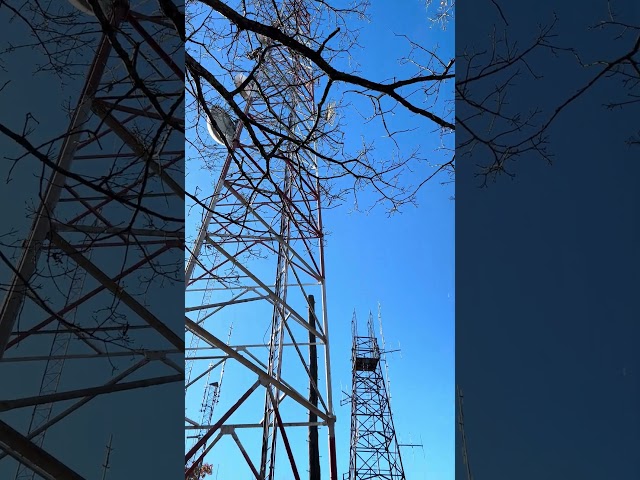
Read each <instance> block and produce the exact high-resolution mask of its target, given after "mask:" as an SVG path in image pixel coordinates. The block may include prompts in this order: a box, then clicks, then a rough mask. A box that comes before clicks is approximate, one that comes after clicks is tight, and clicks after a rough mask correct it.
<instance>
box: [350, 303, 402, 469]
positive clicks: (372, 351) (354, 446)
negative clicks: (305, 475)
mask: <svg viewBox="0 0 640 480" xmlns="http://www.w3.org/2000/svg"><path fill="white" fill-rule="evenodd" d="M351 329H352V334H353V344H352V349H351V366H352V391H351V446H350V452H349V453H350V455H349V473H348V474H347V475H345V476H346V478H348V480H364V479H372V478H375V479H386V480H404V478H405V476H404V469H403V467H402V459H401V457H400V448H399V445H398V440H397V437H396V432H395V428H394V426H393V417H392V414H391V405H390V399H389V392H388V389H387V382H386V381H385V377H384V375H383V373H382V365H381V362H382V361H384V353H385V352H384V351H382V350H381V349H380V347H379V345H378V340H377V338H376V334H375V331H374V328H373V315H372V314H370V315H369V320H368V322H367V335H365V336H359V335H358V331H357V320H356V315H355V313H354V314H353V319H352V323H351Z"/></svg>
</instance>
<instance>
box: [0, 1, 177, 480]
mask: <svg viewBox="0 0 640 480" xmlns="http://www.w3.org/2000/svg"><path fill="white" fill-rule="evenodd" d="M54 3H58V2H54ZM69 3H71V5H73V6H74V7H76V8H77V9H78V10H80V12H81V13H80V14H79V17H78V19H79V25H86V26H87V27H86V28H87V29H89V30H90V32H89V33H87V32H85V33H84V35H85V36H86V35H96V37H97V38H96V40H97V46H96V48H95V54H94V55H93V61H92V62H91V66H90V68H89V70H88V72H87V74H86V80H85V83H84V87H83V89H82V92H81V95H80V98H79V100H78V104H77V107H76V109H75V110H74V112H73V116H72V119H71V124H70V125H69V127H68V130H67V133H66V135H65V136H64V139H63V140H62V141H61V145H60V147H59V154H58V158H57V161H55V160H54V162H52V163H54V164H55V168H50V169H45V167H44V166H43V171H44V172H46V173H45V175H49V174H50V177H48V178H47V177H46V176H45V177H44V178H43V179H42V187H41V192H40V194H41V197H40V199H39V200H41V203H40V205H38V206H37V208H36V212H35V215H34V218H33V224H32V228H31V230H30V231H29V232H28V234H27V235H26V239H25V241H24V242H23V244H22V255H21V258H20V260H19V261H18V263H17V265H16V269H15V271H14V275H13V279H12V280H11V283H10V287H9V289H8V291H7V292H6V295H5V296H4V301H3V303H2V304H1V305H0V358H1V359H2V363H0V371H1V372H2V378H11V377H12V378H20V379H21V381H19V382H6V383H5V382H4V381H0V384H2V387H1V388H0V391H2V398H0V400H3V402H2V403H3V409H2V411H3V412H8V413H6V415H7V417H3V418H2V419H1V420H0V448H2V450H4V451H3V452H0V461H1V462H7V459H8V456H9V455H10V456H12V457H13V458H14V459H15V460H17V461H18V462H19V465H18V467H17V472H16V474H15V479H16V480H32V479H34V478H45V479H61V478H68V479H75V478H78V479H80V478H85V477H88V476H90V475H91V473H89V472H88V471H83V470H82V468H80V467H78V466H77V465H71V462H72V461H73V459H74V457H75V453H74V450H76V447H78V446H79V445H80V444H82V449H81V450H82V451H84V452H91V451H98V452H102V450H103V448H104V445H102V444H101V442H95V439H94V438H86V437H84V436H83V437H82V438H76V437H74V436H71V435H69V433H68V432H69V431H70V430H71V428H70V429H69V430H67V429H65V422H67V421H70V420H74V418H73V417H75V418H77V417H82V415H83V411H84V407H85V405H87V404H89V405H90V406H93V407H95V404H96V403H97V402H98V401H99V399H100V398H102V396H103V395H106V394H112V393H115V392H123V391H125V390H131V389H139V388H149V387H153V386H154V385H160V384H166V383H171V382H182V381H183V379H184V366H183V364H182V358H183V352H184V341H183V339H182V328H183V327H182V322H181V320H180V319H176V315H175V313H173V312H170V311H166V309H165V311H162V310H159V309H158V308H154V305H151V304H150V303H153V302H149V301H148V300H149V291H150V287H151V291H153V289H156V288H158V287H157V286H158V284H161V285H163V286H164V287H165V288H171V287H170V285H171V283H172V282H173V283H174V284H176V283H181V282H182V279H183V277H182V269H181V268H180V267H181V263H182V259H183V258H184V223H183V217H182V216H181V215H179V216H176V217H172V216H171V215H170V214H168V213H167V212H171V211H174V212H175V211H178V212H181V211H182V205H183V204H184V188H183V182H184V171H183V169H182V161H183V160H184V116H183V113H184V73H183V70H182V68H181V67H182V65H178V64H177V63H176V61H175V60H174V59H173V58H172V55H173V54H174V53H175V52H179V51H180V48H181V44H182V41H181V39H180V38H179V36H178V35H177V33H176V28H175V26H174V25H173V24H172V22H171V21H170V20H169V18H168V17H167V16H166V15H165V14H164V13H163V12H160V11H159V10H157V8H158V7H157V4H155V2H152V3H149V2H132V4H131V5H129V3H128V2H127V1H123V0H113V1H107V0H100V1H96V0H70V2H69ZM138 3H140V5H138ZM49 5H50V6H51V7H52V8H55V7H58V6H57V5H53V4H49ZM65 5H66V4H65ZM98 6H100V8H98ZM69 8H71V6H69ZM49 21H50V22H53V20H51V19H49ZM52 25H53V23H52ZM100 31H101V32H102V33H101V34H96V33H95V32H100ZM69 35H73V34H69ZM87 48H90V47H87ZM75 53H77V54H78V55H79V57H70V58H72V61H78V62H79V61H82V53H83V52H75ZM79 59H80V60H79ZM177 61H178V62H181V61H182V59H178V60H177ZM54 78H57V77H54ZM51 88H52V89H55V88H57V86H56V87H51ZM42 157H45V156H44V154H43V155H42ZM39 160H42V161H43V163H44V159H43V158H40V159H39ZM48 167H51V165H49V166H48ZM52 170H53V171H52ZM24 372H27V374H25V373H24ZM34 373H35V374H34ZM131 377H133V378H131ZM115 394H116V395H124V394H123V393H115ZM7 397H10V398H12V399H9V398H7ZM5 400H6V401H5ZM105 405H107V404H106V403H104V404H101V406H100V408H104V414H105V417H104V418H108V416H109V415H115V414H117V412H113V411H109V408H108V406H105ZM9 415H10V418H9ZM93 415H95V410H94V411H93ZM93 418H94V417H89V418H87V419H85V421H86V422H87V423H89V422H90V421H91V420H92V419H93ZM106 421H108V420H106ZM45 436H47V437H54V438H51V441H50V444H49V445H47V442H45ZM61 436H62V438H64V441H63V442H61V441H60V439H61ZM94 442H95V445H94ZM92 448H93V450H92ZM76 460H77V459H76ZM9 461H10V460H9ZM78 468H80V469H79V470H78ZM84 468H87V467H86V465H85V467H84ZM94 472H95V470H94ZM3 478H4V477H3Z"/></svg>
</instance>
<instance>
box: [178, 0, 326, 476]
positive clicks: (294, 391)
mask: <svg viewBox="0 0 640 480" xmlns="http://www.w3.org/2000/svg"><path fill="white" fill-rule="evenodd" d="M257 3H258V4H260V3H261V2H257ZM271 5H272V4H271V2H265V4H264V5H263V6H262V8H263V9H265V11H269V8H270V6H271ZM278 9H279V11H278V17H279V19H280V22H281V23H280V25H279V28H281V29H282V30H283V31H286V32H287V33H288V34H290V35H296V33H300V32H303V33H304V32H307V31H308V29H309V22H310V19H309V15H308V13H307V12H306V11H305V9H304V7H303V6H302V2H299V1H295V0H293V1H285V2H283V3H281V4H280V5H279V6H278ZM301 37H304V35H301ZM312 70H313V68H312V66H311V64H310V63H309V62H307V61H306V60H305V59H303V58H301V57H300V56H299V55H296V54H295V53H294V52H292V51H290V50H289V49H287V48H285V47H282V46H279V45H277V44H273V45H272V46H271V48H270V49H269V53H268V55H267V56H266V58H265V62H264V64H263V65H262V67H261V68H260V70H259V71H258V72H257V74H256V82H257V85H258V89H256V90H259V91H260V95H257V92H254V95H253V96H252V97H250V98H249V99H247V100H246V102H245V104H244V106H243V108H244V112H245V113H246V114H248V115H251V116H252V118H254V119H257V120H259V121H261V122H263V124H268V125H272V126H273V128H274V129H276V128H283V129H284V130H285V131H286V132H287V134H288V135H289V136H291V137H295V138H298V139H303V138H305V136H306V135H307V132H309V131H310V130H311V129H312V128H314V122H315V119H316V111H315V103H314V85H313V80H312V77H311V75H312V73H311V72H312ZM227 80H228V79H227ZM265 97H268V98H269V100H270V101H269V104H270V105H269V108H266V106H265V102H264V101H263V99H264V98H265ZM237 98H238V102H241V101H242V100H241V99H240V95H238V96H237ZM273 112H277V118H273ZM254 131H255V130H254ZM242 132H243V124H242V123H241V122H240V123H239V124H238V126H237V128H236V132H235V138H234V140H233V142H231V143H232V144H231V145H229V148H228V154H227V156H226V159H225V161H224V163H223V166H222V169H221V174H220V177H219V179H218V181H217V184H216V185H215V189H214V192H213V195H212V197H211V200H210V202H209V205H208V207H209V208H208V210H204V212H203V221H202V225H201V227H200V230H199V233H198V235H197V240H196V242H195V245H194V246H193V249H192V255H191V256H190V257H189V258H188V261H187V265H186V299H187V301H186V304H187V309H186V320H185V321H186V325H187V331H188V332H190V335H187V342H188V344H189V345H190V347H189V349H188V353H187V358H188V362H187V369H186V371H187V378H186V382H187V389H186V406H187V411H186V419H185V420H186V425H185V428H186V435H185V436H186V437H187V438H188V437H189V436H190V435H193V433H191V434H190V432H193V431H194V430H196V431H199V432H202V433H203V436H202V437H201V438H200V439H199V440H198V441H197V442H195V444H193V445H191V444H190V442H187V444H186V450H187V453H186V458H185V476H186V477H187V478H190V477H191V476H192V475H193V474H194V472H195V471H196V470H197V469H198V468H199V467H200V466H201V465H202V464H203V462H205V463H207V462H209V463H210V464H219V463H225V462H227V463H229V462H230V463H231V464H233V465H234V472H233V474H234V475H235V476H237V477H238V478H240V477H241V476H243V475H244V471H246V474H247V475H253V477H255V478H256V479H259V480H262V479H269V480H273V479H275V478H280V476H281V475H282V471H283V470H284V471H286V472H287V473H286V476H287V477H289V476H291V475H293V477H292V478H296V479H299V478H300V475H301V473H303V472H304V470H306V468H307V465H308V464H307V459H308V455H307V449H306V448H301V445H305V442H306V441H307V432H309V436H310V437H313V434H312V433H311V432H312V430H313V429H314V428H316V427H326V428H325V429H324V430H325V432H326V434H327V439H328V443H327V445H328V448H327V452H328V453H327V455H326V456H325V458H328V462H327V463H328V465H327V466H328V468H327V471H328V473H329V477H330V478H331V480H336V460H335V438H334V422H335V417H334V414H333V404H332V391H331V369H330V359H329V330H328V323H327V306H326V295H325V285H326V274H325V267H324V252H323V248H324V245H323V236H324V233H323V226H322V201H323V199H322V197H321V182H320V180H319V172H318V168H319V167H318V163H317V160H316V159H315V158H312V157H311V156H310V155H308V154H307V153H305V150H304V149H300V148H296V145H295V144H293V143H292V142H290V141H285V142H283V143H282V144H281V145H280V147H279V149H280V150H279V155H276V156H274V157H272V158H271V159H270V160H269V161H267V160H265V159H264V158H263V157H262V156H261V155H260V153H259V149H258V148H257V146H256V145H255V144H254V143H252V142H251V140H250V139H248V138H247V139H246V140H241V136H242ZM257 134H259V132H258V133H257ZM245 138H246V137H245ZM259 140H260V141H263V140H264V141H265V145H267V146H269V148H272V147H273V144H270V145H269V144H268V140H266V139H263V138H262V137H261V138H259ZM315 299H317V300H318V308H317V309H316V308H315ZM231 322H234V323H233V324H234V342H232V344H231V345H227V344H226V343H225V342H224V341H223V340H222V339H221V338H222V336H223V335H224V333H225V332H226V330H227V328H228V325H229V324H230V323H231ZM316 350H317V353H318V354H319V356H320V358H321V361H320V362H319V365H318V367H319V368H318V378H320V379H321V380H324V381H323V382H320V381H316V380H315V378H316V373H315V372H314V367H315V364H314V355H315V351H316ZM307 354H308V358H305V356H306V355H307ZM211 358H217V359H218V364H221V362H222V361H223V360H227V362H226V369H227V370H226V373H225V388H224V390H223V391H222V392H221V396H220V403H219V404H218V407H217V410H216V412H214V413H215V415H214V417H215V418H214V420H213V424H210V425H202V424H199V423H198V422H197V421H196V420H195V418H196V415H197V412H195V411H192V410H191V409H190V408H191V407H190V405H191V404H193V405H197V400H196V399H199V398H201V397H202V393H201V392H202V389H203V386H202V379H203V378H204V376H205V375H206V374H207V371H208V370H209V369H210V368H212V367H209V361H210V359H211ZM213 368H216V367H215V365H214V366H213ZM323 377H324V378H323ZM232 384H233V385H232ZM307 392H308V397H307ZM223 445H226V446H227V450H226V451H225V452H229V451H231V450H230V449H233V451H235V452H238V454H241V455H242V457H238V458H240V460H241V461H244V462H245V463H246V468H245V470H244V471H243V470H242V469H241V466H240V465H239V464H236V463H233V462H234V461H233V460H231V459H230V458H229V456H228V453H225V454H224V455H225V457H224V458H221V456H220V454H219V455H218V456H216V452H221V451H223V450H222V448H223ZM305 447H306V445H305ZM242 459H244V460H242ZM276 460H277V462H276ZM276 463H278V465H279V467H278V468H277V470H278V471H279V472H280V474H279V475H278V476H276V474H275V472H276ZM318 474H319V472H318Z"/></svg>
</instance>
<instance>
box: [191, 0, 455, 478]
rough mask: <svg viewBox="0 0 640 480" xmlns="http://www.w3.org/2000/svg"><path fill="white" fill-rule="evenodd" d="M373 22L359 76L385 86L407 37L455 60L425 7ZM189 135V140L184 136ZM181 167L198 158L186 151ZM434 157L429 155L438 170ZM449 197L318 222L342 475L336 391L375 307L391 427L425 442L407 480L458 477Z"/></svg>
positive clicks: (434, 195)
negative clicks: (355, 339) (356, 325)
mask: <svg viewBox="0 0 640 480" xmlns="http://www.w3.org/2000/svg"><path fill="white" fill-rule="evenodd" d="M369 13H370V16H371V23H368V24H367V23H362V24H360V25H359V26H361V27H362V32H361V37H360V44H361V45H362V46H363V47H364V48H363V49H361V50H356V51H354V52H353V57H354V59H355V60H356V61H357V62H358V63H359V65H360V68H361V73H362V75H363V76H369V77H371V78H374V79H377V80H384V79H387V78H390V77H392V76H393V75H398V71H399V66H398V58H399V52H406V51H407V48H406V43H405V41H404V40H403V39H400V38H398V37H396V36H394V34H396V33H397V34H400V33H402V34H407V35H409V36H410V37H411V38H412V39H414V40H416V41H418V42H420V43H423V44H425V45H426V46H429V47H432V46H434V45H435V44H439V46H440V53H441V54H442V56H443V57H444V58H450V57H451V56H452V55H453V33H454V32H453V25H450V27H449V29H448V30H447V31H446V32H442V31H441V30H438V29H436V28H430V25H429V24H428V21H427V13H426V11H425V8H424V5H423V3H422V2H420V1H418V0H416V1H413V0H412V1H409V2H403V3H402V4H401V5H398V4H395V5H392V4H390V3H385V2H378V3H374V4H373V5H372V7H371V9H370V11H369ZM450 88H453V86H452V85H451V86H450ZM451 97H452V92H451V94H449V98H451ZM350 99H351V100H352V101H353V102H354V105H356V106H360V107H362V106H363V104H362V102H361V100H358V99H356V97H353V96H352V97H350ZM358 102H359V103H358ZM344 115H347V118H346V120H348V127H347V134H348V136H349V140H348V141H349V142H352V144H353V145H355V144H357V142H358V141H359V139H360V135H361V134H365V135H366V136H367V138H368V139H373V140H376V142H377V144H378V149H377V150H376V155H378V156H379V157H381V158H383V157H384V155H386V154H389V153H391V150H390V148H389V145H388V142H385V139H383V138H382V136H383V132H382V131H381V130H380V128H379V126H375V127H372V126H371V125H364V124H363V123H362V121H361V120H359V119H358V117H357V116H356V115H354V114H353V113H352V112H351V113H349V112H345V113H344ZM394 122H397V123H396V124H397V125H398V126H410V127H416V126H417V127H419V128H418V130H416V131H415V132H412V133H410V134H407V135H406V136H405V137H404V139H403V143H404V145H403V146H402V150H403V152H407V151H409V150H410V149H411V147H414V146H418V145H419V146H421V147H422V149H423V152H431V151H432V150H434V149H435V148H436V147H437V146H439V142H440V139H439V137H438V136H437V135H434V134H432V133H431V132H432V130H433V128H432V125H431V124H429V123H428V122H426V121H425V120H423V119H418V118H416V117H414V116H412V115H408V114H407V113H406V112H402V113H398V114H397V115H396V117H395V118H394ZM188 123H189V121H188ZM202 130H203V131H204V129H202ZM203 131H201V132H200V133H201V134H202V133H203ZM189 135H193V132H188V133H187V136H189ZM451 137H452V136H451ZM451 137H450V139H449V141H450V142H451V141H452V140H453V139H452V138H451ZM190 151H191V153H192V154H191V155H190V153H189V152H190ZM216 152H217V150H216ZM212 155H215V153H212ZM187 158H188V159H192V158H194V155H193V150H191V149H190V147H188V148H187ZM213 158H216V157H213ZM217 158H220V157H217ZM441 158H442V157H439V156H437V155H435V156H433V155H430V159H432V160H433V161H434V162H437V160H439V159H441ZM422 168H425V170H423V171H420V172H417V173H416V178H417V175H418V174H424V173H425V172H427V171H428V169H427V168H426V167H422ZM187 171H188V172H189V175H188V176H187V183H186V186H187V189H188V190H189V191H193V190H194V188H195V186H196V185H198V186H200V188H202V189H204V191H205V192H210V191H211V184H212V183H213V182H214V181H215V180H216V179H215V178H213V176H212V175H211V174H210V173H208V172H206V171H201V172H200V173H198V165H197V164H195V162H191V163H190V164H189V165H188V166H187ZM442 180H444V178H443V179H442ZM453 194H454V189H453V185H446V186H442V185H440V184H439V183H438V181H436V182H433V183H432V184H431V185H429V186H427V188H425V189H424V190H423V191H422V192H421V194H420V195H419V198H418V201H419V208H417V209H416V208H412V207H408V208H405V209H404V210H403V213H402V214H399V215H395V216H392V217H388V216H387V215H386V213H385V211H384V210H382V209H377V210H374V211H373V212H372V213H370V214H368V215H367V214H364V213H349V211H350V210H351V205H350V204H346V205H344V206H342V207H340V208H338V209H334V210H327V211H325V213H324V224H325V228H326V230H327V231H328V232H329V236H328V237H327V245H326V250H325V252H326V261H327V295H328V296H327V303H328V315H329V320H330V325H331V326H330V329H331V342H332V348H331V356H332V369H333V378H334V382H333V383H334V384H333V388H334V392H335V395H334V402H335V405H336V408H335V410H336V414H337V417H338V423H337V447H338V470H339V475H342V474H343V473H345V472H347V470H348V449H349V423H350V422H349V417H350V411H349V407H348V406H344V407H340V406H339V400H340V399H341V398H342V395H341V393H340V389H341V386H342V388H343V389H346V390H347V391H348V390H349V388H350V382H351V365H350V348H351V316H352V313H353V311H354V309H355V310H356V312H357V315H358V318H359V320H360V322H361V325H362V326H364V324H365V322H366V319H367V317H368V314H369V311H370V310H371V311H373V312H374V314H375V312H376V308H377V302H378V301H379V302H381V304H382V317H383V325H384V333H385V340H386V342H387V345H388V346H389V347H390V348H391V347H396V348H397V346H398V344H400V346H401V349H402V353H401V355H400V354H398V353H394V354H393V355H391V356H390V358H389V360H390V365H389V367H390V369H389V374H390V378H391V393H392V405H393V409H394V420H395V425H396V430H397V433H398V436H399V439H400V441H401V443H420V442H422V443H423V444H424V454H423V452H422V450H420V449H417V450H414V451H412V450H411V449H405V450H404V451H403V459H404V464H405V471H406V474H407V478H409V479H423V478H429V479H438V480H445V479H453V477H454V466H453V463H454V452H453V449H454V435H455V426H454V295H455V292H454V202H453V201H452V200H450V197H451V196H452V195H453ZM367 197H368V200H371V198H372V197H371V192H365V193H364V194H363V199H365V200H366V199H367ZM364 203H366V201H365V202H364ZM199 218H200V216H199V212H197V211H196V210H194V211H193V213H191V214H190V215H189V216H188V217H187V236H188V237H189V236H192V235H193V234H194V232H195V226H196V224H197V222H198V221H199ZM220 335H223V333H222V332H221V333H220ZM236 342H240V339H239V338H237V337H236V338H234V341H233V342H232V343H236ZM234 385H236V380H235V379H234V378H233V375H232V372H231V370H227V372H226V373H225V378H224V384H223V395H222V396H223V397H224V396H225V391H226V392H229V393H228V395H231V391H232V389H233V386H234ZM238 396H239V395H235V398H237V397H238ZM223 404H224V398H223V399H221V403H220V405H219V406H218V410H217V414H218V415H220V414H221V413H222V411H223V409H224V407H223ZM198 406H199V405H197V404H196V402H193V403H191V404H190V405H189V407H190V408H198ZM260 413H261V412H260V411H259V410H257V411H256V412H255V415H254V417H256V418H259V416H260ZM256 418H254V419H253V420H254V421H255V420H256ZM255 433H257V434H258V435H259V433H258V432H255ZM322 434H324V432H323V433H322ZM322 434H321V437H320V438H321V440H320V447H321V455H323V458H322V459H321V464H322V468H323V478H328V472H327V468H326V463H325V462H324V459H325V458H326V457H324V455H325V451H326V448H325V440H324V438H325V437H323V436H322ZM295 448H297V449H299V451H300V452H301V455H303V456H302V458H305V457H304V455H306V443H300V444H296V445H295ZM281 450H283V449H281ZM215 451H216V449H214V452H215ZM223 455H224V460H223V459H221V456H223ZM237 455H238V454H237V448H236V447H235V446H234V445H232V446H231V448H228V449H227V447H226V446H225V447H223V446H221V447H220V448H219V449H217V453H216V456H217V458H211V459H210V460H209V461H210V462H211V463H213V464H214V466H217V465H219V468H220V477H219V478H225V477H229V476H230V475H232V472H234V471H237V470H236V468H237V467H236V466H235V465H234V463H233V461H232V460H231V458H233V459H237V458H238V456H237ZM281 460H282V459H279V461H281ZM239 461H242V460H239ZM254 461H256V462H257V461H258V459H254ZM301 463H302V464H304V461H303V462H301ZM281 467H282V468H283V470H281V473H280V474H279V475H277V478H283V479H284V478H287V476H286V475H287V469H286V465H284V462H283V464H282V465H281ZM303 475H305V474H304V473H303Z"/></svg>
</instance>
